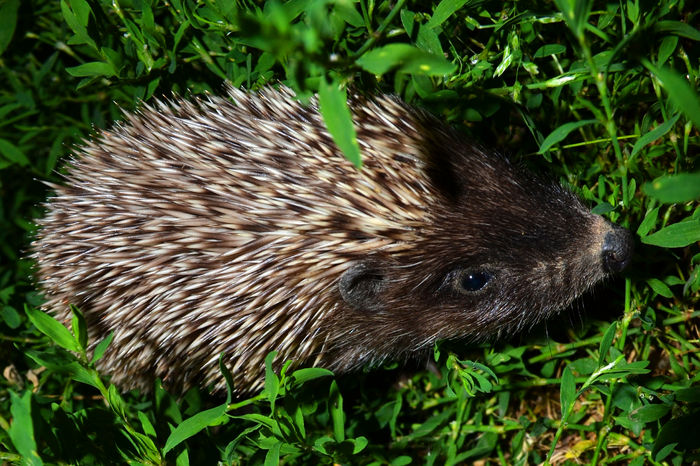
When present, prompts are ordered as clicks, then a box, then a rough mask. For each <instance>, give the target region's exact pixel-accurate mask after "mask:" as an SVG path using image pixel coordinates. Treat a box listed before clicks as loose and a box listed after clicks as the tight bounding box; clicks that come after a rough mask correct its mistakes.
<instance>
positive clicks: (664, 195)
mask: <svg viewBox="0 0 700 466" xmlns="http://www.w3.org/2000/svg"><path fill="white" fill-rule="evenodd" d="M642 191H644V194H646V195H648V196H651V197H653V198H654V199H657V200H659V201H660V202H663V203H666V204H673V203H682V202H689V201H695V200H697V199H700V172H698V173H681V174H679V175H666V176H661V177H659V178H656V179H655V180H654V181H652V182H650V183H645V184H644V185H643V186H642Z"/></svg>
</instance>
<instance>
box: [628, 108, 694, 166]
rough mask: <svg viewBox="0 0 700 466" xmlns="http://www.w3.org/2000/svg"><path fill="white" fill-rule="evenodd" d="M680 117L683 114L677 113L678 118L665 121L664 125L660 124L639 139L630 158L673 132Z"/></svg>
mask: <svg viewBox="0 0 700 466" xmlns="http://www.w3.org/2000/svg"><path fill="white" fill-rule="evenodd" d="M680 116H681V114H680V113H677V114H676V116H674V117H673V118H671V119H670V120H668V121H665V122H664V123H662V124H660V125H659V126H657V127H656V128H654V129H652V130H651V131H649V132H648V133H646V134H645V135H643V136H642V137H640V138H639V139H637V142H635V143H634V147H633V148H632V153H631V154H630V157H634V156H635V155H636V154H637V152H639V151H640V150H642V149H643V148H644V147H646V146H647V145H648V144H650V143H652V142H654V141H656V140H657V139H659V138H660V137H661V136H663V135H664V134H666V133H668V132H669V131H670V130H671V128H673V125H675V124H676V122H677V121H678V118H679V117H680Z"/></svg>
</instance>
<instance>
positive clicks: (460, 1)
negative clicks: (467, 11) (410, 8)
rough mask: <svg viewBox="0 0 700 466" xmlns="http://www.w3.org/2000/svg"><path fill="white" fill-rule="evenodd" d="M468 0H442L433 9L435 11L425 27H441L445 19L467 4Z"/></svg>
mask: <svg viewBox="0 0 700 466" xmlns="http://www.w3.org/2000/svg"><path fill="white" fill-rule="evenodd" d="M468 1H470V0H442V1H441V2H440V3H438V6H437V7H435V11H434V12H433V15H432V16H431V17H430V20H429V21H428V23H427V24H426V26H427V27H429V28H431V29H432V28H436V27H438V26H439V25H441V24H442V23H443V22H445V20H446V19H447V18H449V17H450V16H452V14H453V13H454V12H455V11H457V10H459V9H460V8H462V6H464V4H465V3H467V2H468Z"/></svg>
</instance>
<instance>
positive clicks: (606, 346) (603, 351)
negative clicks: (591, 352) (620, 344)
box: [598, 321, 617, 366]
mask: <svg viewBox="0 0 700 466" xmlns="http://www.w3.org/2000/svg"><path fill="white" fill-rule="evenodd" d="M616 331H617V321H615V322H613V323H612V324H610V326H609V327H608V329H607V330H606V331H605V334H604V335H603V338H602V339H601V340H600V349H599V354H598V365H599V366H602V365H603V363H604V362H605V357H606V356H607V355H608V351H609V350H610V345H612V342H613V339H614V338H615V332H616Z"/></svg>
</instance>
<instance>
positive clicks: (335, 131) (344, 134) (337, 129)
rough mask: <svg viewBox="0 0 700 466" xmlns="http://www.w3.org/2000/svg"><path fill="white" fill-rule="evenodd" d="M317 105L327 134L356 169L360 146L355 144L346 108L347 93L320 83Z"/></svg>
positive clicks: (349, 115) (358, 165)
mask: <svg viewBox="0 0 700 466" xmlns="http://www.w3.org/2000/svg"><path fill="white" fill-rule="evenodd" d="M318 104H319V108H320V110H321V115H323V121H324V122H325V123H326V128H328V132H329V133H331V136H333V141H335V143H336V144H337V145H338V148H340V150H341V151H343V154H345V157H347V159H348V160H349V161H350V162H352V164H353V165H355V166H356V167H357V168H360V167H361V166H362V159H361V157H360V146H359V144H358V143H357V134H356V133H355V125H354V123H353V121H352V115H351V114H350V109H349V108H348V98H347V93H346V91H345V89H344V88H341V87H340V86H339V85H338V83H336V82H331V83H330V84H329V83H326V82H325V81H324V82H322V83H321V86H320V87H319V90H318Z"/></svg>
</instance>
